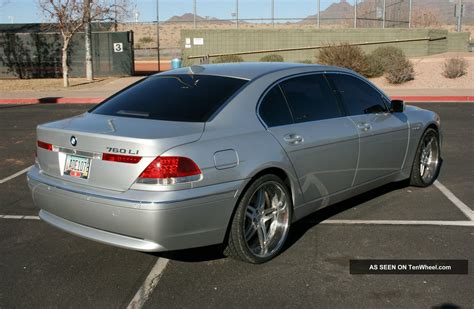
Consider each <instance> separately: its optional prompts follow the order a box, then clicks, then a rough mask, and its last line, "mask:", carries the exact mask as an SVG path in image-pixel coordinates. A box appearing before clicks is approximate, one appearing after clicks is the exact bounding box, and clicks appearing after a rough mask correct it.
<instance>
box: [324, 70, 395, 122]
mask: <svg viewBox="0 0 474 309" xmlns="http://www.w3.org/2000/svg"><path fill="white" fill-rule="evenodd" d="M328 77H329V78H330V79H331V80H332V81H333V82H334V83H335V85H336V88H337V90H338V91H339V93H340V94H341V97H342V100H343V101H344V105H345V107H346V109H347V112H348V114H349V115H362V114H371V113H381V112H385V111H387V108H386V107H385V104H384V103H383V99H382V95H381V94H380V93H379V92H378V91H377V90H375V89H374V88H373V87H371V86H370V85H368V84H367V83H366V82H364V81H362V80H360V79H358V78H356V77H354V76H350V75H346V74H331V75H328Z"/></svg>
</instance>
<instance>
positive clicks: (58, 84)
mask: <svg viewBox="0 0 474 309" xmlns="http://www.w3.org/2000/svg"><path fill="white" fill-rule="evenodd" d="M118 78H119V77H100V78H95V79H94V80H93V81H88V80H87V79H85V78H70V79H69V82H70V88H69V89H71V90H76V89H77V90H79V89H92V88H95V87H100V86H102V85H105V84H108V83H110V82H112V81H114V80H116V79H118ZM64 89H65V88H64V87H63V79H62V78H38V79H17V78H2V79H0V91H4V92H8V91H25V90H38V91H43V90H64Z"/></svg>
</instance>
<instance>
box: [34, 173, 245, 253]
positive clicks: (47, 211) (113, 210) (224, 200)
mask: <svg viewBox="0 0 474 309" xmlns="http://www.w3.org/2000/svg"><path fill="white" fill-rule="evenodd" d="M28 184H29V186H30V189H31V192H32V196H33V200H34V203H35V204H36V206H37V207H38V208H40V214H39V215H40V217H41V219H43V220H44V221H45V222H47V223H49V224H51V225H53V226H55V227H57V228H59V229H62V230H64V231H67V232H69V233H72V234H75V235H78V236H81V237H84V238H88V239H92V240H95V241H99V242H102V243H106V244H110V245H114V246H118V247H122V248H127V249H134V250H140V251H152V252H156V251H166V250H176V249H185V248H192V247H200V246H206V245H211V244H216V243H221V242H222V241H223V240H224V236H225V233H226V230H227V225H228V223H229V220H230V217H231V215H232V211H233V209H234V205H235V203H236V196H237V194H236V193H237V192H238V190H239V188H241V185H242V184H243V181H235V182H230V183H224V184H218V185H213V186H206V187H202V188H194V189H187V190H180V191H167V192H155V191H146V192H145V191H133V190H129V191H126V192H114V191H108V190H107V191H104V190H91V188H90V187H82V186H78V185H75V184H71V183H69V182H65V181H62V180H60V179H56V178H53V177H50V176H47V175H44V174H42V173H41V172H40V171H39V170H38V169H37V168H36V167H33V168H31V169H30V171H29V172H28Z"/></svg>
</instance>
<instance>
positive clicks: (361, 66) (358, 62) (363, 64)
mask: <svg viewBox="0 0 474 309" xmlns="http://www.w3.org/2000/svg"><path fill="white" fill-rule="evenodd" d="M317 60H318V63H321V64H327V65H335V66H338V67H343V68H348V69H351V70H353V71H356V72H357V73H359V74H362V75H366V74H367V68H368V65H367V60H366V56H365V54H364V52H363V51H362V49H361V48H360V47H359V46H351V45H349V44H341V45H331V46H328V47H324V48H322V49H321V50H320V51H319V55H318V57H317Z"/></svg>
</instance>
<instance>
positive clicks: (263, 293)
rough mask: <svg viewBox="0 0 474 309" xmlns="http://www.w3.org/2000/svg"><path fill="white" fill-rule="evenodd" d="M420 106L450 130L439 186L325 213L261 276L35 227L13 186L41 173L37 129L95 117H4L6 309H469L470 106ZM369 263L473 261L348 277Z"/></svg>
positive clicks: (24, 113) (473, 278)
mask: <svg viewBox="0 0 474 309" xmlns="http://www.w3.org/2000/svg"><path fill="white" fill-rule="evenodd" d="M418 106H420V107H423V108H427V109H431V110H434V111H436V112H438V113H439V114H440V116H441V119H442V125H443V131H444V145H443V158H444V163H443V167H442V170H441V174H440V177H439V184H441V185H438V186H431V187H429V188H425V189H419V188H413V187H406V186H404V185H403V184H393V185H388V186H385V187H383V188H380V189H377V190H374V191H372V192H369V193H366V194H363V195H361V196H358V197H355V198H353V199H350V200H348V201H345V202H342V203H339V204H337V205H333V206H331V207H330V208H326V209H323V210H321V211H319V212H317V213H315V214H313V215H311V216H309V217H307V218H305V219H303V220H302V221H300V222H298V223H296V224H295V225H293V226H292V231H291V234H290V239H289V241H288V245H287V248H286V250H285V251H284V252H283V253H282V254H281V255H280V256H278V257H277V258H275V259H274V260H272V261H270V262H269V263H266V264H264V265H248V264H244V263H240V262H237V261H234V260H232V259H228V258H224V257H223V256H222V255H221V254H220V250H219V249H220V248H219V247H218V246H213V247H206V248H199V249H191V250H183V251H177V252H169V253H162V254H149V253H142V252H134V251H128V250H123V249H118V248H114V247H110V246H106V245H102V244H98V243H95V242H92V241H88V240H84V239H81V238H78V237H76V236H72V235H69V234H66V233H64V232H61V231H58V230H56V229H54V228H52V227H50V226H48V225H47V224H45V223H44V222H41V221H40V220H37V219H36V217H35V216H36V215H37V210H36V209H35V208H34V205H33V203H32V200H31V197H30V193H29V190H28V187H27V184H26V176H25V174H24V173H23V174H21V175H19V176H18V177H15V178H12V179H10V180H8V178H9V176H11V175H14V174H15V173H17V172H19V171H22V170H24V169H26V168H28V167H29V166H31V165H32V164H33V163H34V151H35V126H36V125H37V124H39V123H43V122H47V121H51V120H54V119H61V118H64V117H67V116H72V115H76V114H79V113H82V112H83V111H86V110H87V109H89V108H90V107H91V106H90V105H75V104H74V105H54V104H40V105H24V106H20V105H3V106H0V132H2V134H1V135H0V180H1V181H3V183H0V235H1V236H0V308H10V307H104V308H109V307H114V308H116V307H127V306H130V307H133V301H132V300H137V299H138V300H141V299H143V298H144V295H146V294H147V293H150V295H149V299H148V301H147V302H146V303H145V307H149V308H151V307H162V308H173V307H190V308H203V307H204V308H206V307H261V306H265V307H310V306H311V307H335V308H337V307H368V308H371V307H378V308H379V307H405V308H427V307H433V308H442V307H445V308H456V307H447V306H449V305H452V306H459V307H462V308H472V307H473V306H474V275H473V261H474V224H473V221H470V220H469V218H468V217H467V216H466V215H465V214H464V213H463V211H462V210H464V212H466V211H471V213H472V209H473V207H474V193H473V190H472V188H473V187H474V178H473V172H474V144H473V134H474V126H473V124H474V122H473V120H474V104H471V103H420V104H418ZM6 179H7V180H6ZM440 186H444V187H445V188H447V189H448V190H449V191H450V192H451V193H452V194H453V195H454V196H455V197H457V198H458V200H459V201H461V202H462V203H463V204H464V205H465V206H467V207H468V208H470V209H468V210H466V208H465V207H464V208H463V206H459V203H456V202H453V198H452V197H451V200H450V199H448V197H447V196H446V194H445V193H443V192H442V191H441V190H440ZM371 258H373V259H467V260H469V274H468V275H351V274H349V260H350V259H371ZM150 274H155V275H156V278H155V280H154V281H153V282H152V283H150V282H148V280H149V278H150ZM147 282H148V284H147ZM155 285H156V287H155ZM149 286H153V287H155V288H154V290H151V289H150V290H148V289H143V287H146V288H147V287H149ZM137 292H138V293H137Z"/></svg>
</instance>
